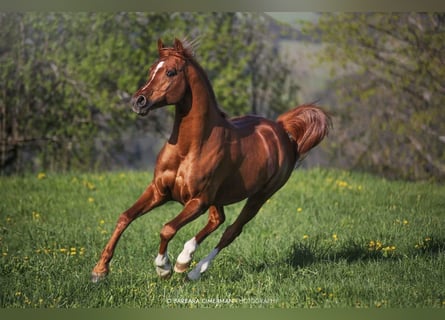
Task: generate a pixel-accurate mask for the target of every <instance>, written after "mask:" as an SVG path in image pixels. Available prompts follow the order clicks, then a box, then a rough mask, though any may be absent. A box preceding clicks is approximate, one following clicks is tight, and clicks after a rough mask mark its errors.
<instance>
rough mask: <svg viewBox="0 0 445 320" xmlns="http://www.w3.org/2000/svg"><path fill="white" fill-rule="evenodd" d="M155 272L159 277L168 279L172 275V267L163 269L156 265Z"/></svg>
mask: <svg viewBox="0 0 445 320" xmlns="http://www.w3.org/2000/svg"><path fill="white" fill-rule="evenodd" d="M156 273H157V274H158V276H159V277H160V278H161V279H169V278H170V277H171V275H172V269H171V268H168V269H163V268H160V267H156Z"/></svg>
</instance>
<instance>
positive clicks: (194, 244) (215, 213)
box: [174, 206, 225, 273]
mask: <svg viewBox="0 0 445 320" xmlns="http://www.w3.org/2000/svg"><path fill="white" fill-rule="evenodd" d="M224 220H225V215H224V208H223V207H222V206H221V207H216V206H211V207H210V208H209V219H208V222H207V225H206V226H205V227H204V228H203V229H202V230H201V231H200V232H199V233H198V234H197V235H196V236H195V237H193V238H192V239H190V240H189V241H187V242H186V243H185V244H184V249H183V250H182V252H181V253H180V254H179V256H178V258H177V260H176V264H175V267H174V270H175V272H177V273H183V272H185V271H186V270H187V269H188V267H189V266H190V263H191V262H192V258H193V254H194V253H195V251H196V249H197V248H198V246H199V244H201V242H202V241H204V239H205V238H207V236H209V235H210V234H211V233H212V232H213V231H215V230H216V229H217V228H218V227H219V226H220V225H221V224H222V223H223V222H224Z"/></svg>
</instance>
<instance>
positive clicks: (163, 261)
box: [155, 252, 170, 267]
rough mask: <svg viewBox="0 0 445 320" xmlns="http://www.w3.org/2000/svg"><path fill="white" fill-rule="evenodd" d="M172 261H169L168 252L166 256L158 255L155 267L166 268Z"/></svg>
mask: <svg viewBox="0 0 445 320" xmlns="http://www.w3.org/2000/svg"><path fill="white" fill-rule="evenodd" d="M169 264H170V261H169V260H168V255H167V252H166V253H165V254H158V256H157V257H156V259H155V265H156V266H157V267H165V266H166V265H169Z"/></svg>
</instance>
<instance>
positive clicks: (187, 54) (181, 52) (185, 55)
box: [159, 39, 228, 118]
mask: <svg viewBox="0 0 445 320" xmlns="http://www.w3.org/2000/svg"><path fill="white" fill-rule="evenodd" d="M198 45H199V39H195V40H188V39H184V40H182V41H181V47H180V48H179V49H177V48H176V45H175V47H172V48H162V49H160V50H159V54H160V57H166V56H169V55H175V56H177V57H179V58H181V59H184V60H186V61H187V62H189V63H190V64H191V65H193V67H195V69H197V70H198V72H199V74H200V75H201V76H202V79H203V80H204V82H205V83H206V85H207V87H208V89H209V92H210V96H211V98H212V100H213V101H214V103H215V107H216V108H217V109H218V111H219V112H220V114H221V116H222V117H223V118H227V117H228V116H227V114H226V113H225V112H224V111H223V110H221V108H220V107H219V105H218V101H217V99H216V95H215V92H214V90H213V87H212V83H211V82H210V80H209V78H208V76H207V73H206V72H205V70H204V69H203V68H202V67H201V65H200V64H199V63H198V61H196V59H195V51H196V49H197V47H198Z"/></svg>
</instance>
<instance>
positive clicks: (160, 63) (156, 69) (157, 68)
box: [142, 61, 165, 90]
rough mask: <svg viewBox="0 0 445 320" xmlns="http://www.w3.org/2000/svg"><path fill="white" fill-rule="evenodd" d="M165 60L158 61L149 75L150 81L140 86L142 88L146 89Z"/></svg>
mask: <svg viewBox="0 0 445 320" xmlns="http://www.w3.org/2000/svg"><path fill="white" fill-rule="evenodd" d="M164 63H165V61H161V62H159V63H158V65H157V66H156V68H155V71H153V75H152V76H151V79H150V81H148V82H147V84H146V85H145V86H144V87H143V88H142V90H145V89H147V87H148V86H149V85H150V83H151V82H152V81H153V80H154V78H155V76H156V73H157V72H158V71H159V69H160V68H161V67H162V66H163V65H164Z"/></svg>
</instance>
